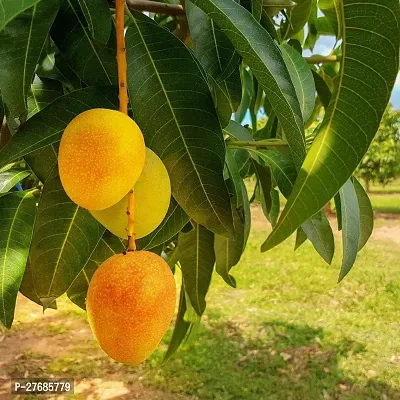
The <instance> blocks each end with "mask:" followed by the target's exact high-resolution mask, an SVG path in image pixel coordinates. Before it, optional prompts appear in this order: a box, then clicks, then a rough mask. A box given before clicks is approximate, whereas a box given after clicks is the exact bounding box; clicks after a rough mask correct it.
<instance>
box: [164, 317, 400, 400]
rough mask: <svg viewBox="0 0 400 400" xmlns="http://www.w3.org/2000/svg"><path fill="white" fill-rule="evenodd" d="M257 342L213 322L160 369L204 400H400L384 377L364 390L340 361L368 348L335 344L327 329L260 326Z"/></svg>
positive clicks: (168, 384)
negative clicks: (347, 373)
mask: <svg viewBox="0 0 400 400" xmlns="http://www.w3.org/2000/svg"><path fill="white" fill-rule="evenodd" d="M259 326H260V329H259V331H258V333H257V334H256V335H255V338H254V337H253V338H246V337H245V335H246V330H245V329H242V328H240V327H239V326H237V325H236V324H235V323H232V322H227V323H226V322H224V323H216V324H214V323H212V322H210V323H209V324H207V327H206V328H205V329H203V331H202V332H201V333H200V335H199V337H198V338H197V339H195V341H194V342H193V343H192V345H191V346H189V348H187V349H186V350H184V351H181V352H180V353H178V354H177V356H176V359H175V360H172V361H171V362H170V363H168V364H166V365H165V366H164V368H163V370H161V371H160V374H161V376H162V377H163V381H164V382H165V383H166V387H169V388H171V387H174V386H175V387H176V388H179V389H180V390H182V391H184V392H185V393H187V394H189V395H195V396H197V397H198V398H200V399H249V400H252V399H254V400H256V399H257V400H261V399H262V400H264V399H265V400H275V399H276V400H281V399H282V400H286V399H288V400H289V399H299V400H303V399H309V400H313V399H400V391H399V390H398V389H395V388H392V387H390V386H388V385H387V384H386V383H385V382H382V381H380V380H379V379H370V380H368V382H367V385H366V386H365V387H360V386H358V385H357V384H355V383H354V382H352V380H351V379H349V378H348V377H346V374H345V373H344V371H343V370H342V369H341V368H340V365H339V363H340V359H341V358H343V357H346V356H347V355H350V354H351V353H352V354H360V355H362V353H363V352H364V351H365V346H364V345H362V344H359V343H357V342H354V341H351V340H346V339H344V340H341V341H340V342H338V343H330V342H329V341H328V340H327V339H326V338H325V335H324V332H323V330H322V329H313V328H311V327H309V326H300V325H293V324H288V323H286V322H282V321H271V322H264V323H260V325H259Z"/></svg>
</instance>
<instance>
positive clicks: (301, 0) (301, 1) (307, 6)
mask: <svg viewBox="0 0 400 400" xmlns="http://www.w3.org/2000/svg"><path fill="white" fill-rule="evenodd" d="M295 3H297V5H296V6H295V7H294V8H293V9H292V10H290V11H289V19H290V26H289V27H287V26H286V29H288V30H287V32H286V34H285V37H293V36H294V35H296V33H299V32H300V31H301V30H302V29H303V28H304V25H305V24H306V23H307V21H308V18H309V17H310V14H311V7H312V0H296V1H295ZM284 29H285V28H284Z"/></svg>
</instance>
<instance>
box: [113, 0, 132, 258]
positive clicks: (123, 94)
mask: <svg viewBox="0 0 400 400" xmlns="http://www.w3.org/2000/svg"><path fill="white" fill-rule="evenodd" d="M115 14H116V15H115V20H116V35H117V65H118V90H119V111H121V112H123V113H125V114H126V115H128V101H129V100H128V88H127V79H126V70H127V64H126V49H125V31H124V30H125V0H116V2H115ZM126 213H127V215H128V251H134V250H136V243H135V195H134V193H133V189H132V190H131V191H130V192H129V194H128V209H127V211H126Z"/></svg>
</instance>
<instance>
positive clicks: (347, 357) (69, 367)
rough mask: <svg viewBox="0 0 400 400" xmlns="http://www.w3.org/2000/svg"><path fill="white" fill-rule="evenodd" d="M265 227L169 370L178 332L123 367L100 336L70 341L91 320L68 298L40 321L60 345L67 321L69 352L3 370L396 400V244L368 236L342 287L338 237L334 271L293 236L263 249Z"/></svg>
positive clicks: (399, 298)
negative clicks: (170, 344) (171, 343)
mask: <svg viewBox="0 0 400 400" xmlns="http://www.w3.org/2000/svg"><path fill="white" fill-rule="evenodd" d="M259 214H261V213H260V212H259ZM382 224H392V227H393V228H396V221H395V220H391V221H383V220H379V221H378V223H377V224H376V225H377V227H381V226H382ZM268 232H269V230H268V228H267V222H265V225H264V224H263V222H262V221H261V223H260V221H258V223H257V226H256V227H255V229H253V230H252V233H251V236H250V240H249V244H248V246H247V248H246V251H245V253H244V255H243V258H242V260H241V262H240V263H239V265H237V266H236V267H235V268H234V269H233V270H232V274H233V275H234V276H235V278H236V280H237V286H238V287H237V289H233V288H230V287H228V286H227V285H226V284H225V283H224V282H223V281H222V279H220V278H219V276H217V275H216V276H215V277H214V279H213V282H212V287H211V289H210V292H209V295H208V297H207V304H208V305H207V310H206V313H205V316H204V318H203V323H202V325H201V327H200V328H199V331H198V335H197V336H196V337H195V338H194V339H193V340H192V341H191V343H189V344H187V345H185V346H184V348H183V349H182V350H181V351H179V352H178V353H177V354H176V355H175V356H174V357H173V358H172V360H170V361H169V362H168V363H167V364H166V365H164V366H163V367H160V363H161V360H162V357H163V354H164V352H165V350H166V343H167V341H168V339H169V338H170V336H171V331H169V332H168V334H167V336H166V338H165V339H164V340H163V343H162V345H161V346H160V348H159V349H158V350H156V352H155V353H154V354H153V356H152V357H151V358H150V360H148V361H147V362H145V363H144V364H142V365H140V366H138V367H128V366H125V365H121V364H118V363H116V362H114V361H112V360H111V359H109V358H108V357H107V356H106V355H105V354H104V353H102V352H101V351H100V350H99V348H98V345H97V344H96V343H95V342H94V341H93V340H91V339H89V340H88V339H85V338H83V339H80V340H78V338H76V339H74V335H76V334H77V332H79V330H80V329H81V328H82V327H84V326H86V324H85V321H84V320H83V317H84V313H83V312H82V311H81V310H79V309H78V308H72V307H71V306H70V305H68V304H67V300H66V299H65V298H63V299H61V301H60V302H59V304H58V308H59V311H58V312H57V314H55V312H53V311H52V313H53V314H52V315H53V316H52V317H51V318H50V323H49V321H47V322H43V324H42V327H41V328H40V330H39V331H38V332H39V333H40V332H43V334H46V332H47V335H50V337H52V338H53V339H52V340H53V341H54V340H56V339H54V338H55V337H54V336H52V335H54V334H55V333H56V332H58V328H57V325H58V326H60V327H64V328H65V329H66V332H65V331H61V333H60V335H59V336H57V338H58V339H57V340H59V341H60V343H62V346H68V347H67V351H66V353H65V354H58V355H55V356H53V357H49V356H43V355H40V354H38V353H35V352H25V353H24V354H23V357H21V358H19V359H18V360H13V361H11V362H10V363H9V364H8V365H6V371H8V372H9V373H10V374H12V375H15V376H22V375H23V373H24V371H26V370H29V371H30V376H36V375H37V376H49V375H54V376H74V377H75V378H76V379H78V380H79V379H82V378H87V379H97V378H102V379H108V380H112V379H118V380H119V381H122V382H125V384H126V385H128V387H134V386H135V385H137V382H138V381H139V379H140V382H141V384H143V385H145V386H146V387H147V388H149V390H150V391H152V390H154V389H159V390H162V391H163V392H164V394H165V397H164V398H165V399H168V400H169V399H183V398H185V399H191V400H195V399H201V400H203V399H204V400H208V399H209V400H211V399H213V400H214V399H216V400H304V399H307V400H319V399H321V400H325V399H332V400H334V399H340V400H342V399H343V400H345V399H346V400H347V399H353V400H365V399H366V400H369V399H376V400H378V399H379V400H382V399H388V400H393V399H394V400H395V399H400V335H399V332H400V319H399V315H400V314H399V311H400V268H399V259H400V246H399V245H397V244H396V243H395V242H392V241H390V240H386V241H382V240H372V241H370V242H369V243H368V244H367V246H366V248H364V249H363V250H362V251H361V252H360V255H359V257H358V260H357V262H356V264H355V266H354V268H353V270H352V271H351V272H350V274H349V275H348V276H347V277H346V278H345V280H344V281H343V282H342V283H340V284H337V283H336V282H337V277H338V273H339V269H340V253H341V249H340V245H339V243H338V248H337V256H336V258H335V260H334V262H333V265H332V266H328V265H326V264H325V263H324V262H323V261H322V260H321V259H320V258H319V257H318V255H317V254H316V253H315V251H314V250H313V248H312V246H311V245H310V244H309V243H305V244H304V245H303V246H302V247H300V249H298V250H297V251H296V252H295V253H294V252H293V244H294V243H293V238H291V240H289V241H287V242H285V243H283V244H282V245H280V246H279V247H277V248H275V249H273V250H271V251H269V252H267V253H263V254H261V253H260V252H259V247H260V245H261V243H262V242H263V240H264V239H265V238H266V236H267V234H268ZM66 320H69V321H70V320H73V321H75V324H72V325H68V324H65V321H66ZM38 321H40V320H35V321H34V322H30V323H29V322H27V323H26V324H24V323H23V322H22V323H19V324H18V330H17V331H16V335H21V334H23V330H24V325H26V327H25V329H26V330H28V329H33V327H34V329H35V332H36V331H37V329H38ZM50 327H51V328H50ZM9 332H10V334H12V332H13V331H9ZM38 340H39V338H38ZM74 340H75V341H74ZM35 371H37V372H35ZM150 393H151V392H150ZM85 396H88V393H86V394H85V393H84V394H77V395H76V398H77V399H85V398H86V397H85ZM126 398H133V397H126ZM143 398H146V399H152V398H153V397H151V396H150V395H148V397H143ZM158 398H159V397H157V399H158Z"/></svg>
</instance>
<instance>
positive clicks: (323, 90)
mask: <svg viewBox="0 0 400 400" xmlns="http://www.w3.org/2000/svg"><path fill="white" fill-rule="evenodd" d="M312 74H313V78H314V82H315V89H316V90H317V93H318V96H319V98H320V100H321V103H322V105H323V106H324V108H325V110H326V109H327V108H328V106H329V102H330V101H331V96H332V93H331V90H330V89H329V86H328V85H327V83H326V82H325V80H324V78H323V77H322V76H321V75H320V74H318V72H315V71H314V70H312Z"/></svg>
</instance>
